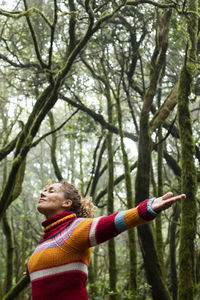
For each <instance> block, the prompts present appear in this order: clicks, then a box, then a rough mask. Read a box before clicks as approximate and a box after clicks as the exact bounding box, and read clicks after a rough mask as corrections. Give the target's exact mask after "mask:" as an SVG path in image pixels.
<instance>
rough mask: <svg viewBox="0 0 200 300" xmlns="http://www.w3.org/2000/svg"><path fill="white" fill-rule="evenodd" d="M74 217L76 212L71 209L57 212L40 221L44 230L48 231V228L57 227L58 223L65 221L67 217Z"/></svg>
mask: <svg viewBox="0 0 200 300" xmlns="http://www.w3.org/2000/svg"><path fill="white" fill-rule="evenodd" d="M71 218H76V214H75V213H73V212H72V211H65V212H62V213H58V214H56V215H54V216H52V217H50V218H48V219H47V220H45V221H43V222H42V226H43V227H44V232H45V233H46V232H48V231H49V230H51V229H53V228H55V227H57V226H58V225H60V224H62V223H63V222H65V221H66V220H67V219H71Z"/></svg>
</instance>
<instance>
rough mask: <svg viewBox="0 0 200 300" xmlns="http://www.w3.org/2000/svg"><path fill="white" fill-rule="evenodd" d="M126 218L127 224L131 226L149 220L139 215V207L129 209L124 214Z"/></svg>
mask: <svg viewBox="0 0 200 300" xmlns="http://www.w3.org/2000/svg"><path fill="white" fill-rule="evenodd" d="M124 220H125V223H126V226H127V227H129V228H131V227H135V226H138V225H141V224H144V223H147V221H145V220H144V219H142V218H141V217H140V216H139V214H138V209H137V207H135V208H132V209H129V210H127V212H126V213H125V215H124Z"/></svg>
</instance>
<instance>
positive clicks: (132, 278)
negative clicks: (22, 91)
mask: <svg viewBox="0 0 200 300" xmlns="http://www.w3.org/2000/svg"><path fill="white" fill-rule="evenodd" d="M116 102H117V115H118V124H119V135H120V141H121V149H122V156H123V165H124V174H125V185H126V199H127V206H128V208H129V209H130V208H132V207H133V205H134V203H133V191H132V182H131V174H130V166H129V161H128V156H127V153H126V149H125V144H124V139H123V129H122V122H123V121H122V112H121V103H120V98H119V95H118V96H117V97H116ZM128 241H129V258H130V267H129V268H130V270H129V290H131V291H132V293H133V294H135V293H136V290H137V252H136V237H135V229H131V230H129V231H128Z"/></svg>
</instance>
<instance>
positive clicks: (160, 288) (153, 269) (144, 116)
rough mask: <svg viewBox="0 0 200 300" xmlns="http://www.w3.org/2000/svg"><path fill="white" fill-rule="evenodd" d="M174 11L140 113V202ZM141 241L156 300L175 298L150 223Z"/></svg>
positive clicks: (161, 35) (165, 23)
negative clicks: (154, 104)
mask: <svg viewBox="0 0 200 300" xmlns="http://www.w3.org/2000/svg"><path fill="white" fill-rule="evenodd" d="M170 17H171V11H166V12H165V13H164V14H163V16H162V18H161V19H160V20H159V29H158V33H157V34H158V36H157V44H156V48H155V50H154V54H153V56H152V60H151V66H152V70H151V73H150V85H149V89H148V90H147V92H146V94H145V96H144V102H143V107H142V111H141V117H140V135H139V148H138V168H137V175H136V182H135V195H136V196H135V197H136V204H139V203H140V202H142V201H143V200H144V199H146V198H148V197H149V181H150V165H151V138H150V135H149V111H150V108H151V104H152V101H153V97H154V95H155V93H156V86H157V83H158V80H159V76H160V72H161V70H162V67H163V63H164V61H165V54H166V50H167V42H168V32H169V20H170ZM138 235H139V241H140V244H141V249H142V253H143V258H144V266H145V271H146V274H147V279H148V281H149V283H150V285H151V286H152V296H153V299H154V300H160V299H162V300H169V299H171V297H170V294H169V291H168V289H167V287H166V285H165V283H164V279H163V276H162V272H161V268H160V264H159V260H158V256H157V253H156V249H155V244H154V239H153V234H152V231H151V229H150V225H143V226H139V227H138Z"/></svg>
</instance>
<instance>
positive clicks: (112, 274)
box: [106, 86, 117, 300]
mask: <svg viewBox="0 0 200 300" xmlns="http://www.w3.org/2000/svg"><path fill="white" fill-rule="evenodd" d="M106 99H107V111H108V120H109V123H110V124H112V122H113V116H112V114H113V112H112V99H111V95H110V90H109V87H108V86H107V88H106ZM107 152H108V205H107V211H108V214H112V213H114V196H113V191H114V165H113V146H112V133H111V132H108V135H107ZM108 254H109V283H110V293H111V294H110V296H109V299H110V300H117V298H116V295H117V293H116V284H117V269H116V252H115V240H114V239H112V240H109V241H108Z"/></svg>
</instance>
